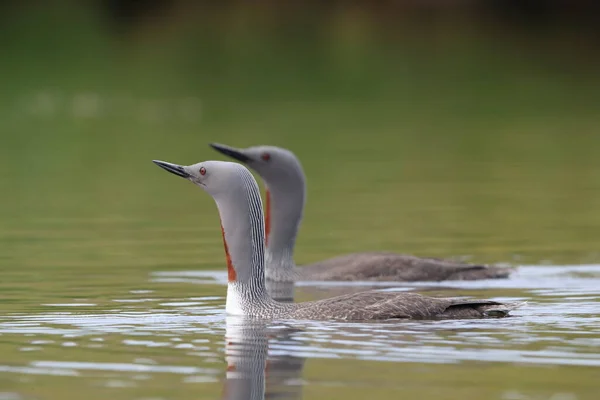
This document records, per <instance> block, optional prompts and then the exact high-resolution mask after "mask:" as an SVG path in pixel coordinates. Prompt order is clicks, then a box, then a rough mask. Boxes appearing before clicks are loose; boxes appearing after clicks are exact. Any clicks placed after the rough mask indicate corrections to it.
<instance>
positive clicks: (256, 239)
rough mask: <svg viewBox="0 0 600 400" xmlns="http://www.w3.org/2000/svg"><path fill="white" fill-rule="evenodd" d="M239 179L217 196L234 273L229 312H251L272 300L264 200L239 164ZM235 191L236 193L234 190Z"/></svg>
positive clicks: (253, 181)
mask: <svg viewBox="0 0 600 400" xmlns="http://www.w3.org/2000/svg"><path fill="white" fill-rule="evenodd" d="M236 165H237V166H238V167H239V168H237V170H236V171H235V172H236V175H237V176H236V178H237V180H238V181H239V182H241V183H242V184H237V182H236V183H232V184H231V186H229V190H228V191H227V192H225V193H223V195H219V194H216V195H214V196H213V197H214V199H215V201H216V203H217V208H218V209H219V215H220V217H221V225H222V227H223V237H224V241H225V244H226V253H228V257H229V259H230V260H231V264H232V266H233V270H234V273H233V274H232V273H231V272H229V278H230V281H229V283H228V288H227V306H226V308H227V313H229V314H234V315H245V314H249V311H250V310H251V309H255V308H256V307H268V306H269V304H271V303H273V300H271V298H270V297H269V296H268V294H267V291H266V288H265V273H264V254H265V253H264V223H263V214H262V201H261V199H260V192H259V189H258V185H257V183H256V181H255V180H254V177H252V174H251V173H250V172H249V171H248V170H247V169H246V168H244V167H243V166H241V165H239V164H236ZM232 191H233V192H232Z"/></svg>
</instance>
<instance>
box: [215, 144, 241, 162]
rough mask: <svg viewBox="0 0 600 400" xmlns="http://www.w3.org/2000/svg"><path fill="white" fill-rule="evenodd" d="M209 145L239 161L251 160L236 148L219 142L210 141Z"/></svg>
mask: <svg viewBox="0 0 600 400" xmlns="http://www.w3.org/2000/svg"><path fill="white" fill-rule="evenodd" d="M210 147H212V148H213V149H215V150H216V151H218V152H219V153H223V154H225V155H226V156H229V157H231V158H233V159H236V160H238V161H241V162H243V163H247V162H248V161H251V158H250V157H248V156H247V155H245V154H244V153H242V152H241V151H240V150H238V149H236V148H233V147H229V146H226V145H224V144H219V143H211V144H210Z"/></svg>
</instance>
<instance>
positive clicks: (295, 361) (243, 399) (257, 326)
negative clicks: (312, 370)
mask: <svg viewBox="0 0 600 400" xmlns="http://www.w3.org/2000/svg"><path fill="white" fill-rule="evenodd" d="M226 324H227V332H226V334H225V341H226V342H225V343H226V344H225V358H226V359H227V372H226V380H225V384H224V387H223V395H222V397H221V398H222V399H227V400H259V399H261V400H262V399H299V398H301V397H302V385H301V382H300V379H301V375H302V369H303V367H304V361H305V359H304V358H300V357H294V356H290V355H277V356H273V355H269V339H271V340H273V339H275V340H277V342H279V343H281V342H282V341H288V340H293V339H292V338H291V337H290V335H292V334H293V333H294V332H297V331H298V330H297V329H291V328H287V329H269V325H268V322H267V321H263V320H257V319H250V318H244V317H235V316H227V320H226Z"/></svg>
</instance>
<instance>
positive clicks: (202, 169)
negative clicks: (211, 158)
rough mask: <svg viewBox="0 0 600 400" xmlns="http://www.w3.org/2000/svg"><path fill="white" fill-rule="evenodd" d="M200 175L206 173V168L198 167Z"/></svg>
mask: <svg viewBox="0 0 600 400" xmlns="http://www.w3.org/2000/svg"><path fill="white" fill-rule="evenodd" d="M200 175H206V168H204V167H202V168H200Z"/></svg>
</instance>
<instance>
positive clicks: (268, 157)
mask: <svg viewBox="0 0 600 400" xmlns="http://www.w3.org/2000/svg"><path fill="white" fill-rule="evenodd" d="M210 146H211V147H212V148H214V149H215V150H217V151H219V152H221V153H223V154H225V155H227V156H229V157H231V158H233V159H235V160H237V161H240V162H242V163H244V164H245V165H247V166H248V167H249V168H251V169H253V170H254V171H256V172H257V173H258V174H259V175H260V177H261V178H262V179H263V181H264V183H265V185H266V187H267V189H266V210H265V214H266V219H265V224H266V228H265V229H266V246H267V250H266V278H267V280H272V281H281V282H294V281H297V280H304V281H400V282H414V281H436V282H439V281H445V280H478V279H497V278H507V277H508V276H509V273H510V270H509V269H508V268H503V267H496V266H486V265H477V264H463V263H459V262H453V261H448V260H441V259H437V258H420V257H415V256H412V255H406V254H398V253H392V252H365V253H352V254H346V255H342V256H338V257H334V258H330V259H327V260H323V261H319V262H316V263H313V264H308V265H304V266H302V267H300V268H298V267H296V265H295V263H294V258H293V255H294V246H295V243H296V236H297V234H298V230H299V228H300V223H301V221H302V216H303V211H304V204H305V202H306V179H305V176H304V171H303V170H302V165H301V164H300V161H299V160H298V158H297V157H296V156H295V155H294V153H292V152H291V151H289V150H286V149H282V148H280V147H274V146H255V147H249V148H246V149H238V148H234V147H230V146H227V145H223V144H218V143H211V144H210Z"/></svg>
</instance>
